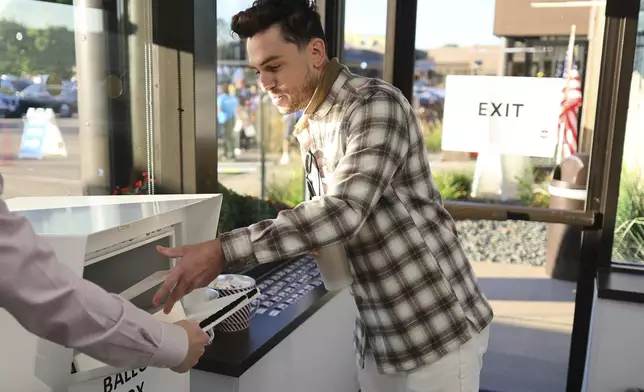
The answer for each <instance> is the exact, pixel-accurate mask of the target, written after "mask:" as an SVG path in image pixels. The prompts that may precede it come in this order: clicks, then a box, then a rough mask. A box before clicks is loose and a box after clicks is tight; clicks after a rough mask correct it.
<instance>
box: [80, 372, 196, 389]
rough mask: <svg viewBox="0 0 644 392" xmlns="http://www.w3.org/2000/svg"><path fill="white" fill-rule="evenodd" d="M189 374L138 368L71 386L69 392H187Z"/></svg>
mask: <svg viewBox="0 0 644 392" xmlns="http://www.w3.org/2000/svg"><path fill="white" fill-rule="evenodd" d="M189 390H190V379H189V374H177V373H174V372H172V371H171V370H168V369H159V368H152V367H148V368H140V369H135V370H129V371H126V372H121V373H116V374H111V375H109V376H104V377H99V378H94V379H92V380H88V381H85V382H80V383H77V384H72V385H70V387H69V392H187V391H189Z"/></svg>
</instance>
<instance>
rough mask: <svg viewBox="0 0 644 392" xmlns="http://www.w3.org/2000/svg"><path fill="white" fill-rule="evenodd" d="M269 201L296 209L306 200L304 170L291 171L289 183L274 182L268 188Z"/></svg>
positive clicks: (274, 180)
mask: <svg viewBox="0 0 644 392" xmlns="http://www.w3.org/2000/svg"><path fill="white" fill-rule="evenodd" d="M267 199H268V200H272V201H279V202H282V203H284V204H287V205H289V206H290V207H295V206H296V205H298V204H299V203H300V202H301V201H302V200H303V199H304V170H302V169H294V170H291V176H290V177H289V180H288V181H277V180H276V179H275V177H273V181H271V182H270V183H269V184H268V187H267Z"/></svg>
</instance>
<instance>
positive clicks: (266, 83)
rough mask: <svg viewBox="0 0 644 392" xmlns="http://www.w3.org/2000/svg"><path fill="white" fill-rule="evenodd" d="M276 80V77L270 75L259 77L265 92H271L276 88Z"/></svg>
mask: <svg viewBox="0 0 644 392" xmlns="http://www.w3.org/2000/svg"><path fill="white" fill-rule="evenodd" d="M276 84H277V83H276V80H275V78H274V77H272V76H271V75H270V74H269V75H260V76H259V86H260V87H261V89H262V91H263V92H268V91H271V90H272V89H274V88H275V86H276Z"/></svg>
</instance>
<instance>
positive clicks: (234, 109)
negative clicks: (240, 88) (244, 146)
mask: <svg viewBox="0 0 644 392" xmlns="http://www.w3.org/2000/svg"><path fill="white" fill-rule="evenodd" d="M217 108H218V109H219V113H218V119H219V125H220V126H221V127H223V134H224V157H225V158H226V159H231V160H233V159H235V158H236V156H237V155H238V153H239V152H240V150H239V133H238V132H235V123H236V122H237V119H238V115H239V99H238V98H237V90H236V89H235V85H234V84H232V83H228V84H227V85H226V86H225V90H224V92H223V94H221V95H219V96H218V97H217Z"/></svg>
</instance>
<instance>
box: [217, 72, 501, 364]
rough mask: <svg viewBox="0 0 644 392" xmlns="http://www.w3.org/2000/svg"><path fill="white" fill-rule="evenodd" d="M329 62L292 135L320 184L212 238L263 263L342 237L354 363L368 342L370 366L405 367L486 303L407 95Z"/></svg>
mask: <svg viewBox="0 0 644 392" xmlns="http://www.w3.org/2000/svg"><path fill="white" fill-rule="evenodd" d="M340 67H341V68H342V69H341V70H340V71H339V74H338V76H337V78H335V79H334V80H332V81H331V82H330V83H329V84H330V85H329V87H328V89H327V90H324V89H322V93H323V95H324V96H323V97H322V98H323V99H322V100H321V103H320V105H319V107H317V110H315V111H314V112H313V113H310V115H309V116H308V117H307V119H306V120H305V121H307V124H306V127H305V129H303V130H302V131H301V132H300V133H299V134H298V135H297V136H298V139H299V141H300V143H301V146H302V149H303V152H307V153H308V152H310V153H312V154H313V155H314V156H315V157H316V158H317V163H318V165H317V166H318V167H319V169H320V170H319V173H318V174H317V175H319V176H320V178H321V179H322V188H323V189H322V192H323V194H324V196H323V197H321V198H319V199H317V200H314V201H307V202H303V203H301V204H299V205H298V206H297V207H295V208H294V209H292V210H287V211H282V212H280V214H279V215H278V216H277V218H276V219H273V220H265V221H262V222H259V223H256V224H254V225H251V226H249V227H247V228H241V229H237V230H234V231H232V232H229V233H225V234H222V235H221V237H220V238H221V242H222V247H223V250H224V255H225V258H226V260H227V261H228V262H233V261H243V262H260V263H262V262H270V261H276V260H284V259H290V258H293V257H297V256H301V255H303V254H306V253H309V252H311V251H312V250H314V249H320V248H323V247H324V246H328V245H330V244H334V243H339V242H342V243H344V244H345V248H346V250H347V256H348V258H349V260H350V262H351V265H350V266H351V273H352V275H353V283H352V285H351V288H350V291H351V293H352V294H353V296H354V299H355V302H356V305H357V308H358V317H357V319H356V327H355V332H354V334H355V339H354V343H355V347H356V353H357V359H358V364H359V365H360V366H363V365H364V356H365V355H366V353H367V352H370V353H372V354H373V356H374V359H375V361H376V364H377V366H378V369H379V371H380V372H381V373H394V372H400V371H409V370H412V369H415V368H418V367H420V366H423V365H427V364H431V363H432V362H434V361H436V360H438V359H440V358H441V357H442V356H444V355H445V354H447V353H449V352H452V351H454V350H457V349H458V347H459V346H460V345H461V344H463V343H465V342H466V341H468V340H469V339H470V338H471V333H470V330H471V329H468V323H469V324H470V325H472V326H473V327H474V328H473V329H474V330H476V331H481V330H482V329H483V328H485V327H486V326H487V325H488V324H489V323H490V322H491V320H492V317H493V312H492V308H491V307H490V305H489V303H488V301H487V300H486V298H485V296H484V295H483V293H482V292H481V290H480V288H479V286H478V283H477V279H476V277H475V275H474V272H473V270H472V266H471V265H470V263H469V261H468V259H467V256H466V255H465V253H464V252H463V249H462V247H461V244H460V243H459V240H458V237H457V232H456V227H455V224H454V221H453V220H452V218H451V216H450V215H449V213H448V212H447V211H446V210H445V208H444V207H443V204H442V199H441V196H440V194H439V192H438V191H437V189H436V186H435V184H434V181H433V179H432V173H431V170H430V167H429V161H428V157H427V152H426V149H425V144H424V141H423V135H422V132H421V128H420V126H419V123H418V120H417V118H416V116H415V114H414V112H413V109H412V108H411V106H410V104H409V102H408V101H407V100H406V99H405V97H404V96H403V95H402V94H401V92H400V91H399V90H398V89H396V88H394V87H392V86H391V85H389V84H387V83H385V82H383V81H380V80H375V79H368V78H363V77H360V76H357V75H354V74H351V73H350V72H349V71H348V70H347V69H346V68H344V67H342V66H340ZM319 90H321V88H320V87H318V90H316V94H319V93H320V91H319ZM314 99H315V97H314ZM298 125H299V124H298ZM303 155H304V154H303Z"/></svg>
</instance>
